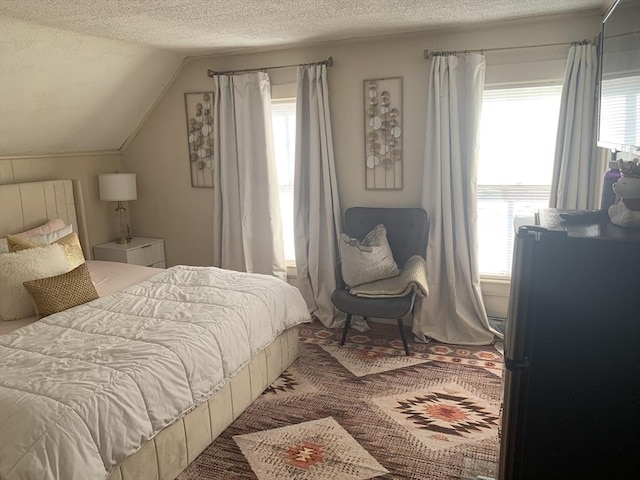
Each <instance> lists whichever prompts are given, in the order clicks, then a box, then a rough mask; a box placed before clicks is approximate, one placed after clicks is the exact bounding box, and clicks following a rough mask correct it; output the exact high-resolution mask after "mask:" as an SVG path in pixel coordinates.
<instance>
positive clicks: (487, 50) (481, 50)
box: [423, 40, 591, 59]
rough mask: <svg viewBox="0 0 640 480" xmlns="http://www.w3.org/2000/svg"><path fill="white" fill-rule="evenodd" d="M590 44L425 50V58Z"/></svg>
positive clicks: (584, 41)
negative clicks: (442, 50)
mask: <svg viewBox="0 0 640 480" xmlns="http://www.w3.org/2000/svg"><path fill="white" fill-rule="evenodd" d="M590 43H591V41H590V40H581V41H579V42H561V43H544V44H540V45H521V46H519V47H496V48H476V49H473V50H450V51H444V52H430V51H429V50H427V49H425V50H424V52H423V57H424V58H425V59H429V58H431V57H433V56H438V55H442V54H446V55H458V54H460V53H484V52H497V51H499V50H519V49H522V48H540V47H561V46H563V45H589V44H590Z"/></svg>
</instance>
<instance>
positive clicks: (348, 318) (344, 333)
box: [340, 313, 351, 345]
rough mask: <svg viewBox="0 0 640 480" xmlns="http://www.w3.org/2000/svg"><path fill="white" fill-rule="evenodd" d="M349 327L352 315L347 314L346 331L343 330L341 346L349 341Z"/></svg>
mask: <svg viewBox="0 0 640 480" xmlns="http://www.w3.org/2000/svg"><path fill="white" fill-rule="evenodd" d="M349 325H351V314H350V313H347V321H346V322H344V330H342V340H341V341H340V345H344V341H345V340H346V339H347V332H348V331H349Z"/></svg>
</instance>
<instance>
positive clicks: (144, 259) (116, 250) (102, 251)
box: [93, 237, 167, 268]
mask: <svg viewBox="0 0 640 480" xmlns="http://www.w3.org/2000/svg"><path fill="white" fill-rule="evenodd" d="M93 258H94V259H95V260H105V261H108V262H121V263H131V264H134V265H144V266H145V267H154V268H167V263H166V260H165V256H164V240H163V239H162V238H149V237H133V238H132V239H131V241H130V242H129V243H122V244H120V243H116V242H115V241H113V242H108V243H103V244H101V245H96V246H95V247H93Z"/></svg>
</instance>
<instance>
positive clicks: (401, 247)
mask: <svg viewBox="0 0 640 480" xmlns="http://www.w3.org/2000/svg"><path fill="white" fill-rule="evenodd" d="M378 224H383V225H384V226H385V228H386V229H387V239H388V241H389V246H390V247H391V252H392V253H393V257H394V259H395V261H396V263H397V264H398V267H399V268H400V269H402V268H403V267H404V265H405V263H406V261H407V260H408V259H409V258H410V257H412V256H413V255H420V256H421V257H423V258H425V254H426V250H427V233H428V228H429V222H428V217H427V212H425V211H424V210H423V209H421V208H367V207H353V208H349V209H347V211H346V212H345V221H344V228H345V233H346V234H347V235H349V237H353V238H358V239H362V238H363V237H364V236H365V235H367V233H369V232H370V231H371V230H372V229H373V228H374V227H375V226H376V225H378ZM336 285H337V286H336V290H335V291H334V292H333V294H332V295H331V301H332V302H333V304H334V305H335V306H336V308H337V309H339V310H341V311H343V312H345V313H346V314H347V319H346V322H345V325H344V330H343V332H342V340H341V342H340V344H341V345H344V342H345V340H346V338H347V332H348V330H349V326H350V325H351V317H352V316H353V315H361V316H363V317H365V318H367V317H377V318H385V319H396V320H397V322H398V327H399V329H400V335H401V337H402V344H403V345H404V351H405V353H406V354H407V355H409V346H408V345H407V338H406V333H405V331H404V323H403V320H402V319H403V317H404V316H406V315H407V314H409V313H411V312H412V311H413V306H414V301H415V296H416V293H415V292H413V291H412V292H410V293H409V294H407V295H405V296H404V297H389V298H363V297H356V296H354V295H351V294H350V293H349V289H348V287H346V286H345V283H344V280H343V279H342V270H341V265H340V264H339V265H338V266H337V267H336Z"/></svg>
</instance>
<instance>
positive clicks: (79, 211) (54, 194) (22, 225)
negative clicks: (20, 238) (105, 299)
mask: <svg viewBox="0 0 640 480" xmlns="http://www.w3.org/2000/svg"><path fill="white" fill-rule="evenodd" d="M56 218H60V219H62V220H64V221H65V222H66V223H67V224H71V225H73V231H74V232H76V233H77V234H78V238H79V239H80V243H81V244H82V251H83V253H84V256H85V258H86V259H91V258H93V257H92V256H91V247H90V245H89V236H88V234H87V222H86V218H85V210H84V201H83V199H82V189H81V188H80V180H48V181H43V182H32V183H13V184H9V185H0V237H5V236H7V235H10V234H12V233H17V232H22V231H24V230H29V229H30V228H34V227H37V226H38V225H42V224H44V223H46V222H47V221H48V220H55V219H56Z"/></svg>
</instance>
